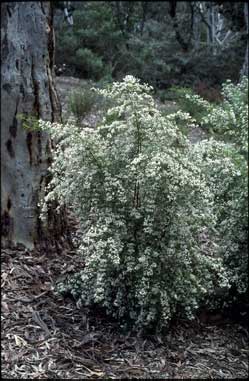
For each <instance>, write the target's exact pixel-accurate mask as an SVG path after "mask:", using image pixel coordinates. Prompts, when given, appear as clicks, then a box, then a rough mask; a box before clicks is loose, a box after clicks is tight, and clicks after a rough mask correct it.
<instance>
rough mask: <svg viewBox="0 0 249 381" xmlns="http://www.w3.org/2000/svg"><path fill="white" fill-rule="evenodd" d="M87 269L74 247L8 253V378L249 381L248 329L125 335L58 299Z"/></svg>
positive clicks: (187, 327)
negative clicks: (65, 280)
mask: <svg viewBox="0 0 249 381" xmlns="http://www.w3.org/2000/svg"><path fill="white" fill-rule="evenodd" d="M81 265H82V264H81V258H79V257H78V256H77V255H76V254H75V252H74V250H72V249H70V248H69V247H68V248H63V247H61V250H59V251H58V248H57V250H55V249H54V250H52V249H50V250H49V251H48V252H44V250H40V251H39V250H35V251H33V252H30V251H27V250H24V249H22V250H17V249H15V250H13V249H12V250H10V249H3V250H2V303H1V304H2V318H1V319H2V377H3V378H5V379H10V378H17V379H22V378H26V379H29V378H31V379H36V378H45V379H53V378H59V379H60V378H64V379H67V378H68V379H102V378H104V379H106V378H109V379H116V378H121V379H122V378H124V379H125V378H126V379H131V378H138V379H139V378H145V379H177V378H178V379H186V378H187V379H188V378H196V379H198V378H200V379H202V378H211V379H217V378H242V379H244V378H247V377H248V354H249V350H248V337H249V335H248V331H247V329H246V328H245V326H244V325H243V324H241V323H239V322H234V321H231V320H229V319H224V318H222V319H221V320H218V321H216V322H215V323H214V322H213V321H212V320H211V319H207V321H205V323H204V322H202V321H200V320H197V321H195V322H192V323H191V322H186V321H178V322H177V323H175V324H174V325H173V326H172V327H171V329H170V330H169V332H168V333H166V334H164V335H161V336H159V335H148V336H141V335H140V336H139V335H135V334H131V333H129V334H124V333H122V331H121V330H120V329H119V327H118V324H117V323H115V322H112V321H110V320H108V319H107V318H106V317H104V316H102V315H101V314H99V313H97V312H96V314H93V313H92V314H90V315H89V313H88V314H87V311H86V310H85V309H84V308H82V307H79V306H77V303H75V301H74V300H72V299H70V298H69V297H66V298H62V297H58V296H56V294H55V292H54V286H55V283H56V281H57V280H58V279H60V278H61V277H63V276H65V275H66V274H68V273H70V272H71V271H72V272H74V271H75V270H76V269H78V268H79V267H80V266H81ZM214 320H215V319H214Z"/></svg>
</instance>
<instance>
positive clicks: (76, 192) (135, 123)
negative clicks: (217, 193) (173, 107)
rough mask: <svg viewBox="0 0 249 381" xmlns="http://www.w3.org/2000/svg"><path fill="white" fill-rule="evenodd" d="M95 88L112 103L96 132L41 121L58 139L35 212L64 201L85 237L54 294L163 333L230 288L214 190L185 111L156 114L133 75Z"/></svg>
mask: <svg viewBox="0 0 249 381" xmlns="http://www.w3.org/2000/svg"><path fill="white" fill-rule="evenodd" d="M98 91H99V93H100V94H101V95H102V96H105V97H107V98H109V99H111V104H112V106H111V107H110V108H109V110H108V112H107V114H106V116H105V117H104V119H103V122H102V123H101V125H99V126H98V127H97V128H96V129H90V128H89V129H88V128H84V129H82V128H80V127H79V126H74V125H72V123H71V122H70V121H68V123H66V124H65V125H58V124H50V123H49V122H43V121H40V122H39V123H40V127H41V128H42V129H46V130H49V131H50V132H51V134H52V137H54V138H56V141H57V145H56V148H55V151H54V161H53V163H52V165H51V168H50V170H51V172H52V174H53V178H52V181H51V182H50V184H49V188H48V194H47V196H46V198H45V203H44V205H43V215H46V205H47V203H48V202H49V201H50V200H53V199H56V200H58V201H59V203H60V205H63V204H64V203H67V204H70V205H71V206H72V207H73V208H74V210H75V213H76V214H77V215H78V217H79V219H80V224H81V231H82V233H83V234H82V237H83V238H82V241H81V244H80V247H79V253H80V254H81V255H83V256H84V258H85V266H84V268H82V269H79V271H78V273H77V274H75V275H74V276H71V278H69V279H68V280H67V282H64V283H62V284H59V285H58V289H59V291H60V292H64V291H70V292H71V293H72V294H73V295H74V296H75V297H76V298H78V299H79V300H80V302H81V303H82V304H83V305H87V306H92V305H99V306H102V307H104V308H105V309H106V311H107V313H109V314H111V315H112V316H114V317H116V318H119V319H120V320H123V321H124V320H125V321H127V322H128V321H129V322H131V323H132V324H133V325H134V326H135V327H137V328H139V327H145V326H147V327H148V326H151V325H153V324H155V323H157V324H158V327H163V326H166V325H167V323H168V321H169V319H171V318H172V317H173V316H174V315H176V314H178V315H182V316H188V317H191V316H193V313H194V311H195V310H196V308H198V307H199V305H200V304H201V303H203V302H204V300H205V298H206V297H207V296H208V295H213V294H215V292H216V290H217V289H220V288H227V287H229V285H228V282H227V276H226V273H225V269H224V267H223V265H222V259H220V258H219V256H218V254H219V250H218V249H217V244H216V243H215V239H216V238H215V236H216V235H215V227H216V226H217V216H216V206H215V203H214V201H215V199H214V194H213V192H211V191H210V189H209V187H208V181H206V179H205V175H204V174H203V173H202V168H201V166H200V165H199V162H198V161H196V162H197V164H196V163H195V162H194V160H190V158H191V152H192V150H193V148H192V146H191V145H190V144H189V142H188V140H187V139H186V138H185V137H184V136H183V135H182V134H181V132H180V130H179V129H178V127H177V123H178V122H179V120H182V121H184V122H185V123H186V124H188V123H192V120H191V118H190V116H189V115H188V114H185V113H182V112H178V113H176V114H174V115H169V116H168V117H167V116H163V115H162V114H161V113H160V111H159V110H158V109H157V107H156V105H155V103H154V100H153V98H152V96H151V95H150V91H151V88H150V87H149V86H147V85H144V84H140V82H139V81H138V80H136V79H135V78H134V77H132V76H127V77H125V79H124V80H123V82H120V83H114V84H113V85H112V86H111V87H110V88H109V89H104V90H98ZM198 155H199V156H200V153H199V154H198ZM207 180H208V179H207ZM211 237H212V239H211Z"/></svg>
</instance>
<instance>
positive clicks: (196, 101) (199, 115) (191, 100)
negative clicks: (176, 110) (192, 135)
mask: <svg viewBox="0 0 249 381" xmlns="http://www.w3.org/2000/svg"><path fill="white" fill-rule="evenodd" d="M168 93H170V96H171V97H172V98H173V99H176V100H177V103H178V105H179V107H180V109H181V110H182V111H183V112H187V113H189V114H190V115H191V116H192V117H193V119H194V120H195V121H196V122H197V123H198V124H201V123H202V121H203V117H204V116H206V115H207V114H208V113H209V112H210V110H211V108H212V105H211V104H210V103H209V102H207V101H206V100H204V99H203V98H201V97H200V96H198V95H196V94H195V93H194V91H193V90H192V89H191V88H187V87H179V86H172V87H171V88H170V90H169V92H168Z"/></svg>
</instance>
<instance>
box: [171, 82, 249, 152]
mask: <svg viewBox="0 0 249 381" xmlns="http://www.w3.org/2000/svg"><path fill="white" fill-rule="evenodd" d="M178 94H179V93H178ZM222 96H223V101H222V102H220V103H219V104H211V103H210V102H208V101H206V100H204V99H203V98H201V97H200V96H198V95H195V94H193V92H192V91H183V92H182V97H180V104H181V106H182V107H183V109H184V111H186V112H189V113H190V114H191V115H192V116H193V117H194V118H195V119H196V121H197V122H198V123H199V124H200V125H201V126H208V127H209V128H210V129H211V130H212V132H214V133H215V135H216V138H220V139H222V140H224V139H225V140H226V141H229V142H232V143H234V144H236V148H237V150H239V152H240V153H243V154H244V155H245V156H247V153H248V78H247V77H243V78H242V79H241V80H240V82H239V83H237V84H233V83H232V82H231V81H230V80H228V81H226V82H225V83H224V84H223V86H222Z"/></svg>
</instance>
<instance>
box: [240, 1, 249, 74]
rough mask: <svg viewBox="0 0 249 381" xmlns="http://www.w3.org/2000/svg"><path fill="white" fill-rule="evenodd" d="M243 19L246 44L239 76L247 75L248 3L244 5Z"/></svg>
mask: <svg viewBox="0 0 249 381" xmlns="http://www.w3.org/2000/svg"><path fill="white" fill-rule="evenodd" d="M244 17H245V23H246V36H247V43H246V53H245V59H244V64H243V67H242V70H241V75H248V53H249V52H248V3H245V4H244Z"/></svg>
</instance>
